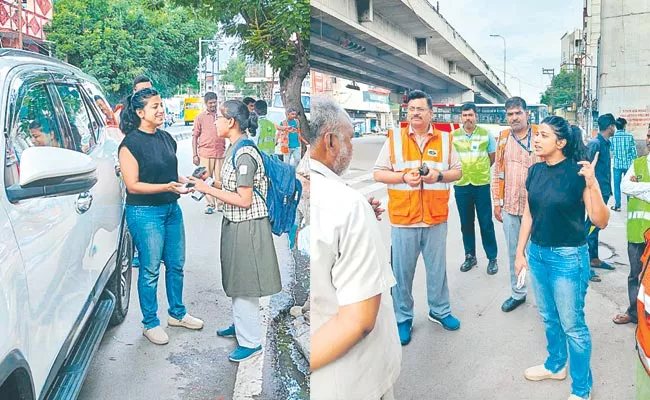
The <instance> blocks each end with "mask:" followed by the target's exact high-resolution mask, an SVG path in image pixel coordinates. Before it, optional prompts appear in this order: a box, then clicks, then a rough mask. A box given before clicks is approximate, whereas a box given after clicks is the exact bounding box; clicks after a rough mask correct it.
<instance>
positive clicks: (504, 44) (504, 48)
mask: <svg viewBox="0 0 650 400" xmlns="http://www.w3.org/2000/svg"><path fill="white" fill-rule="evenodd" d="M490 37H499V38H501V39H502V40H503V85H504V86H506V87H507V86H508V85H506V38H504V37H503V36H501V35H490Z"/></svg>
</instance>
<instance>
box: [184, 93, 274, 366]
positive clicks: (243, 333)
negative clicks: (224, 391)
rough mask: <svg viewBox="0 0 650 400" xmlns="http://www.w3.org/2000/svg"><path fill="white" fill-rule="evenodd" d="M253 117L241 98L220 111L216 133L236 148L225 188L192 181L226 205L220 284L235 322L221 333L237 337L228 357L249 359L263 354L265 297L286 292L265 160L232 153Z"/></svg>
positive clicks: (247, 151) (244, 151)
mask: <svg viewBox="0 0 650 400" xmlns="http://www.w3.org/2000/svg"><path fill="white" fill-rule="evenodd" d="M249 118H250V113H249V111H248V108H247V107H246V105H245V104H244V103H243V102H241V101H238V100H229V101H226V102H225V103H223V104H222V105H221V106H220V107H219V108H218V110H217V124H216V126H217V134H218V135H219V136H221V137H225V138H228V140H229V141H230V143H231V144H232V145H231V146H230V147H229V148H228V150H226V154H225V162H224V165H223V169H222V170H221V180H220V185H219V184H218V186H222V188H221V189H218V188H215V187H212V186H208V185H207V184H206V183H205V182H204V181H203V180H201V179H197V178H194V177H191V178H190V180H191V181H192V183H194V184H195V185H196V186H195V190H197V191H199V192H202V193H205V194H210V195H212V196H214V197H216V198H217V199H218V200H221V201H223V203H224V207H223V220H222V222H221V250H220V255H221V280H222V284H223V289H224V291H225V292H226V296H228V297H231V298H232V314H233V324H232V325H230V326H229V327H227V328H225V329H222V330H219V331H217V335H219V336H222V337H236V338H237V343H238V346H237V348H236V349H235V350H234V351H233V352H232V353H230V355H229V356H228V358H229V359H230V360H231V361H234V362H240V361H244V360H247V359H249V358H251V357H253V356H254V355H256V354H258V353H260V352H261V351H262V326H261V321H260V305H259V299H260V297H265V296H270V295H273V294H275V293H278V292H279V291H280V290H282V284H281V282H280V269H279V266H278V258H277V255H276V252H275V247H274V244H273V237H272V233H271V222H270V221H269V212H268V209H267V207H266V203H265V200H264V199H265V198H266V195H267V190H268V184H269V180H268V178H267V176H266V173H265V170H264V163H263V161H262V157H261V156H260V154H259V153H258V151H257V150H256V149H255V148H254V147H253V146H243V147H241V148H240V149H239V150H237V153H236V154H233V149H234V148H235V147H236V145H237V142H238V141H240V140H245V139H246V138H247V136H246V128H247V127H248V123H249Z"/></svg>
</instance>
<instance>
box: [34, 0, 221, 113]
mask: <svg viewBox="0 0 650 400" xmlns="http://www.w3.org/2000/svg"><path fill="white" fill-rule="evenodd" d="M54 7H55V9H54V17H53V19H52V22H51V23H50V24H49V25H48V26H46V28H45V29H46V32H47V34H48V39H49V40H51V41H53V42H54V55H55V56H56V57H57V58H60V59H63V60H65V61H67V62H69V63H70V64H72V65H75V66H77V67H79V68H81V69H82V70H84V71H85V72H87V73H89V74H91V75H93V76H95V77H96V78H97V79H98V80H99V82H100V83H101V84H102V86H103V87H104V88H105V89H106V91H107V95H108V97H109V100H110V101H111V102H113V103H115V102H117V101H119V100H120V99H121V98H123V97H124V96H125V95H127V94H129V93H130V92H131V90H132V87H131V82H132V80H133V78H134V77H135V76H137V75H141V74H144V75H147V76H149V77H150V78H151V79H152V81H153V83H154V86H155V87H156V89H157V90H158V91H159V92H161V94H162V95H163V96H164V97H169V96H171V95H173V93H174V91H175V90H176V89H177V88H178V87H179V86H180V85H184V84H186V83H188V82H192V78H194V76H195V75H196V68H197V65H198V39H199V38H200V37H212V36H213V35H214V34H215V33H216V32H217V30H218V27H217V25H216V24H215V23H214V21H211V20H208V19H204V18H197V17H195V15H194V14H193V13H192V12H191V10H188V9H186V8H183V7H178V6H173V7H172V6H169V5H167V4H166V3H165V1H163V0H145V1H143V2H140V3H133V2H131V1H129V0H108V1H105V0H58V1H56V2H55V5H54ZM194 80H195V79H194Z"/></svg>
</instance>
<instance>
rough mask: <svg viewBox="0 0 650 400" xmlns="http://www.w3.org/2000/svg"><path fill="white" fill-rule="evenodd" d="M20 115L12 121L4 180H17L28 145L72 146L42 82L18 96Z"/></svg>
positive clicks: (13, 181)
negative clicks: (63, 132)
mask: <svg viewBox="0 0 650 400" xmlns="http://www.w3.org/2000/svg"><path fill="white" fill-rule="evenodd" d="M17 103H18V104H19V108H18V118H17V119H16V123H15V124H13V127H12V129H11V132H10V134H9V137H8V138H7V148H6V149H5V183H6V184H7V186H11V185H13V184H15V183H17V182H18V174H19V171H20V158H21V155H22V153H23V151H25V149H27V148H29V147H35V146H49V147H61V148H71V143H70V141H69V140H67V139H66V137H65V136H64V135H62V133H61V130H60V128H59V125H58V124H57V122H56V117H55V114H54V107H53V105H52V101H51V98H50V95H49V93H48V90H47V87H46V86H45V85H43V84H40V85H35V86H32V87H31V88H29V89H28V90H27V91H26V93H25V95H24V96H23V97H22V98H20V99H18V102H17Z"/></svg>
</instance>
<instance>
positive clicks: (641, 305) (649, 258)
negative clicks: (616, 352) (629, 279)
mask: <svg viewBox="0 0 650 400" xmlns="http://www.w3.org/2000/svg"><path fill="white" fill-rule="evenodd" d="M644 237H645V242H646V247H645V251H644V252H643V255H642V256H641V264H642V265H643V270H642V271H641V276H640V277H639V281H640V284H639V293H638V295H637V298H636V309H637V315H638V319H639V322H638V324H637V327H636V348H637V351H638V353H639V359H640V360H641V364H643V366H644V367H645V370H646V372H647V373H648V375H650V273H648V264H649V263H650V229H648V230H647V231H645V234H644Z"/></svg>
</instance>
